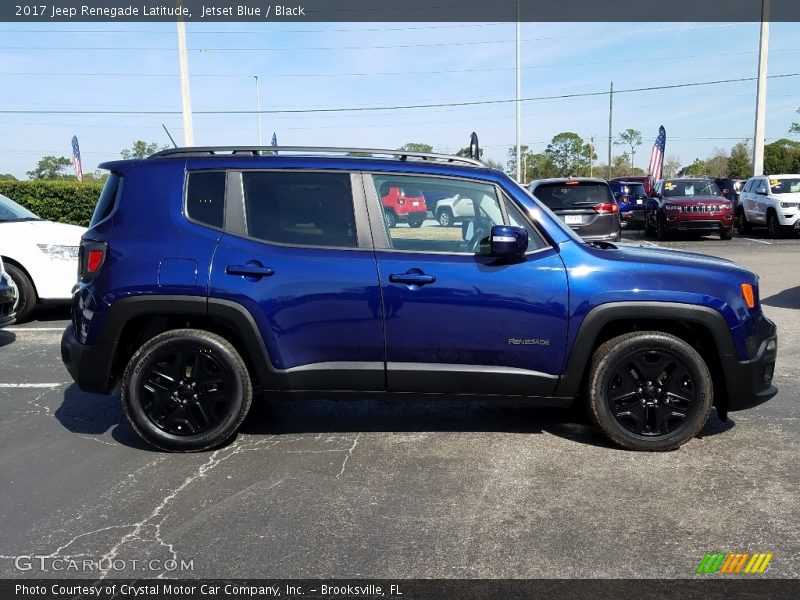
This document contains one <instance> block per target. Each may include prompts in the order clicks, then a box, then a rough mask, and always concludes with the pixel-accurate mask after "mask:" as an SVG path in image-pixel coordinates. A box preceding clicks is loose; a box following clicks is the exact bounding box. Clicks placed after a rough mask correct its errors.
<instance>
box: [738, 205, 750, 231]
mask: <svg viewBox="0 0 800 600" xmlns="http://www.w3.org/2000/svg"><path fill="white" fill-rule="evenodd" d="M734 225H735V227H736V233H738V234H739V235H745V234H746V233H750V223H749V221H748V220H747V216H746V215H745V214H744V209H743V208H742V207H741V206H740V207H739V208H738V209H736V221H735V223H734Z"/></svg>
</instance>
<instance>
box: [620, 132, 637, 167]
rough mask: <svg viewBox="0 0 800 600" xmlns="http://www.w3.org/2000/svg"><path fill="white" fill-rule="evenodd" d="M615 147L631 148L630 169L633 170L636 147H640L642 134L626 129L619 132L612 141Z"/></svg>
mask: <svg viewBox="0 0 800 600" xmlns="http://www.w3.org/2000/svg"><path fill="white" fill-rule="evenodd" d="M614 144H616V145H617V146H630V148H631V169H633V168H634V165H633V162H634V158H635V157H636V146H641V145H642V132H641V131H639V130H637V129H626V130H625V131H620V133H619V135H618V136H617V139H616V140H614Z"/></svg>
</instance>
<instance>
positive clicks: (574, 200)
mask: <svg viewBox="0 0 800 600" xmlns="http://www.w3.org/2000/svg"><path fill="white" fill-rule="evenodd" d="M533 195H534V196H536V197H537V198H538V199H539V200H541V201H542V202H543V203H544V204H545V205H546V206H547V207H548V208H551V209H553V210H562V209H570V208H581V207H585V206H594V205H595V204H600V203H603V202H608V203H612V202H614V196H613V195H612V193H611V188H609V187H608V185H607V184H605V183H595V182H585V181H570V182H564V183H544V184H542V185H539V186H536V189H535V190H534V191H533Z"/></svg>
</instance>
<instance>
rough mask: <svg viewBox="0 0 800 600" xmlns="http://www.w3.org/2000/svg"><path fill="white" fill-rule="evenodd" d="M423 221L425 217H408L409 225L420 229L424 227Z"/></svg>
mask: <svg viewBox="0 0 800 600" xmlns="http://www.w3.org/2000/svg"><path fill="white" fill-rule="evenodd" d="M423 221H425V217H408V226H409V227H413V228H414V229H418V228H419V227H422V223H423Z"/></svg>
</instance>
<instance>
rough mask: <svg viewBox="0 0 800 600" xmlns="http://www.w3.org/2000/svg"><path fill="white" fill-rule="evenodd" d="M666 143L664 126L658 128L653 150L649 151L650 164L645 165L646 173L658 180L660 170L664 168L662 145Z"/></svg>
mask: <svg viewBox="0 0 800 600" xmlns="http://www.w3.org/2000/svg"><path fill="white" fill-rule="evenodd" d="M666 145H667V130H666V129H664V126H663V125H662V126H661V127H659V128H658V137H657V138H656V143H655V144H653V151H652V152H651V153H650V165H649V166H648V167H647V172H648V174H650V175H652V176H653V179H655V180H656V181H658V180H659V179H661V171H662V170H663V169H664V147H665V146H666Z"/></svg>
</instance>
